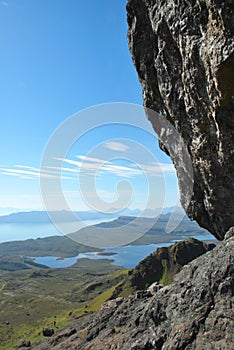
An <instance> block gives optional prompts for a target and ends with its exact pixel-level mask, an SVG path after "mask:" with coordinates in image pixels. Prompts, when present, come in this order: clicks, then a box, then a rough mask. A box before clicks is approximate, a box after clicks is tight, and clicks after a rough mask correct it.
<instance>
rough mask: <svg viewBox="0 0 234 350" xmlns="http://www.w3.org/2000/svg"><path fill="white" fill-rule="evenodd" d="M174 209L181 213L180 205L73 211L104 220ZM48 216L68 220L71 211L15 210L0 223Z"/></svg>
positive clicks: (36, 220)
mask: <svg viewBox="0 0 234 350" xmlns="http://www.w3.org/2000/svg"><path fill="white" fill-rule="evenodd" d="M173 211H176V212H178V213H183V209H182V208H180V207H168V208H163V209H157V208H156V209H147V210H144V212H142V211H141V210H140V209H134V210H131V209H124V210H122V211H117V210H116V211H115V210H113V212H112V213H101V212H95V211H77V212H74V213H75V215H76V216H77V219H78V220H79V219H80V220H105V219H112V218H113V219H115V218H117V217H119V216H134V217H136V216H144V217H151V218H152V217H156V216H158V215H160V214H167V213H170V212H173ZM50 216H51V217H53V219H54V221H57V222H70V221H71V212H70V211H66V210H61V211H53V212H49V215H48V213H47V212H46V211H29V212H17V213H12V214H8V215H3V216H0V224H5V223H9V224H10V223H50V222H51V220H50Z"/></svg>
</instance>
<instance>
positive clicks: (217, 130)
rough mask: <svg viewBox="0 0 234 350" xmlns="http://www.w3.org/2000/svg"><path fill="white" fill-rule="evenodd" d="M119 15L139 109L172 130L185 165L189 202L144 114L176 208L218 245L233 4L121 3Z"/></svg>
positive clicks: (233, 74)
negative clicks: (177, 198) (173, 185)
mask: <svg viewBox="0 0 234 350" xmlns="http://www.w3.org/2000/svg"><path fill="white" fill-rule="evenodd" d="M127 11H128V25H129V30H128V40H129V47H130V51H131V53H132V57H133V61H134V64H135V67H136V70H137V72H138V75H139V80H140V82H141V85H142V89H143V100H144V105H145V106H146V107H148V108H150V109H152V110H154V111H156V112H158V113H160V114H161V115H162V116H163V118H164V119H165V120H167V121H169V122H170V123H171V124H172V125H173V126H174V127H175V128H176V130H177V131H178V132H179V133H180V135H181V136H182V139H183V142H184V144H185V147H186V148H187V150H188V153H189V156H190V158H191V161H192V166H193V178H194V183H193V195H192V197H191V198H190V195H188V193H187V192H188V189H187V183H188V182H189V181H190V179H189V177H190V175H191V172H190V171H188V162H187V161H186V159H185V158H184V156H183V153H182V149H181V147H180V145H179V144H178V142H177V143H176V142H175V144H174V145H172V142H171V141H170V135H169V132H168V131H167V130H164V128H161V127H160V126H159V125H158V124H160V123H158V120H157V118H156V117H155V115H154V114H151V113H148V117H149V119H150V120H151V122H152V125H153V127H154V129H155V130H156V132H157V133H158V135H159V140H160V144H161V147H162V149H163V150H164V151H166V152H167V153H169V154H170V156H171V158H172V160H173V162H174V164H175V167H176V169H177V174H178V179H179V185H180V190H181V202H182V205H183V206H184V208H185V210H186V212H187V214H188V215H189V217H190V218H191V219H195V220H196V221H197V222H198V223H199V224H200V225H201V226H202V227H205V228H206V229H208V230H209V231H210V232H212V233H213V234H214V235H215V237H216V238H218V239H223V238H224V235H225V233H226V231H227V230H228V229H229V228H230V227H231V226H234V215H233V212H234V196H233V193H234V191H233V190H234V155H233V154H234V119H233V110H234V88H233V82H234V68H233V63H234V53H233V43H234V35H233V34H234V17H233V16H234V2H233V1H232V0H226V1H218V0H179V1H178V0H174V1H169V0H166V1H161V0H129V1H128V4H127ZM168 143H170V145H169V144H168Z"/></svg>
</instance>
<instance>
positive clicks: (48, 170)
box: [0, 155, 175, 180]
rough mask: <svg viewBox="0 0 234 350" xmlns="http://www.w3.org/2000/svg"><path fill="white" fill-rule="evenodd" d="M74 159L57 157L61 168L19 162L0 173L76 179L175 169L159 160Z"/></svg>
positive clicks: (154, 174)
mask: <svg viewBox="0 0 234 350" xmlns="http://www.w3.org/2000/svg"><path fill="white" fill-rule="evenodd" d="M76 158H77V159H78V160H74V159H69V158H65V159H60V158H57V159H55V161H56V160H58V161H59V162H62V166H61V168H60V166H59V164H58V165H56V164H55V165H54V166H45V167H44V168H43V169H40V168H36V167H32V166H28V165H21V164H17V165H15V166H14V167H12V168H9V167H0V174H2V175H9V176H17V177H19V178H23V179H30V180H32V179H36V178H39V177H42V178H47V179H55V178H61V179H64V180H74V179H75V178H77V175H78V174H79V176H81V177H83V176H100V177H101V176H102V177H103V176H105V175H113V176H118V177H122V178H135V177H137V176H141V175H144V176H147V177H148V176H162V174H165V173H167V174H174V173H175V169H174V166H173V165H172V164H165V163H159V162H156V161H155V162H151V163H150V164H147V163H144V162H139V163H137V164H134V163H130V162H129V164H126V162H125V163H123V162H122V164H121V163H120V162H119V163H118V164H116V162H114V161H107V160H105V159H101V158H95V157H88V156H87V157H86V156H83V155H77V156H76Z"/></svg>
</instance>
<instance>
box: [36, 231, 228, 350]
mask: <svg viewBox="0 0 234 350" xmlns="http://www.w3.org/2000/svg"><path fill="white" fill-rule="evenodd" d="M230 236H231V237H230V238H229V239H226V240H225V241H223V242H222V243H220V244H219V245H218V246H217V247H216V248H214V249H213V250H212V251H210V252H208V253H206V254H204V255H202V256H200V257H199V258H197V259H195V260H194V261H192V262H191V263H189V264H188V265H185V266H184V267H183V269H182V270H181V272H180V273H179V274H177V275H176V277H175V281H174V282H173V283H172V284H171V285H170V286H166V287H163V288H160V289H159V290H158V291H157V292H156V293H155V294H152V293H149V292H147V291H142V292H136V293H135V294H134V295H130V296H129V297H127V298H120V299H116V300H113V301H110V302H107V303H106V304H105V305H103V307H102V309H101V310H100V311H99V312H97V313H95V314H91V315H88V316H86V317H83V318H80V319H77V320H75V321H74V323H73V324H72V325H71V326H69V327H67V328H65V329H63V330H62V331H60V332H59V333H58V334H55V335H54V336H52V337H50V338H48V339H47V340H45V341H44V342H42V343H39V344H37V345H34V346H32V347H31V349H34V350H48V349H57V350H62V349H63V350H66V349H70V350H75V349H77V350H78V349H82V350H91V349H96V350H104V349H109V350H112V349H121V350H130V349H131V350H143V349H144V350H150V349H163V350H172V349H173V350H179V349H180V350H182V349H183V350H188V349H189V350H192V349H197V350H198V349H199V350H202V349H205V350H209V349H210V350H231V349H233V348H234V312H233V305H234V253H233V252H234V236H233V235H232V234H230Z"/></svg>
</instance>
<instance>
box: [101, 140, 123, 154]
mask: <svg viewBox="0 0 234 350" xmlns="http://www.w3.org/2000/svg"><path fill="white" fill-rule="evenodd" d="M105 147H106V148H108V149H110V150H112V151H118V152H125V151H127V150H128V149H129V147H128V146H127V145H125V144H124V143H122V142H118V141H109V142H107V143H106V144H105Z"/></svg>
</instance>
